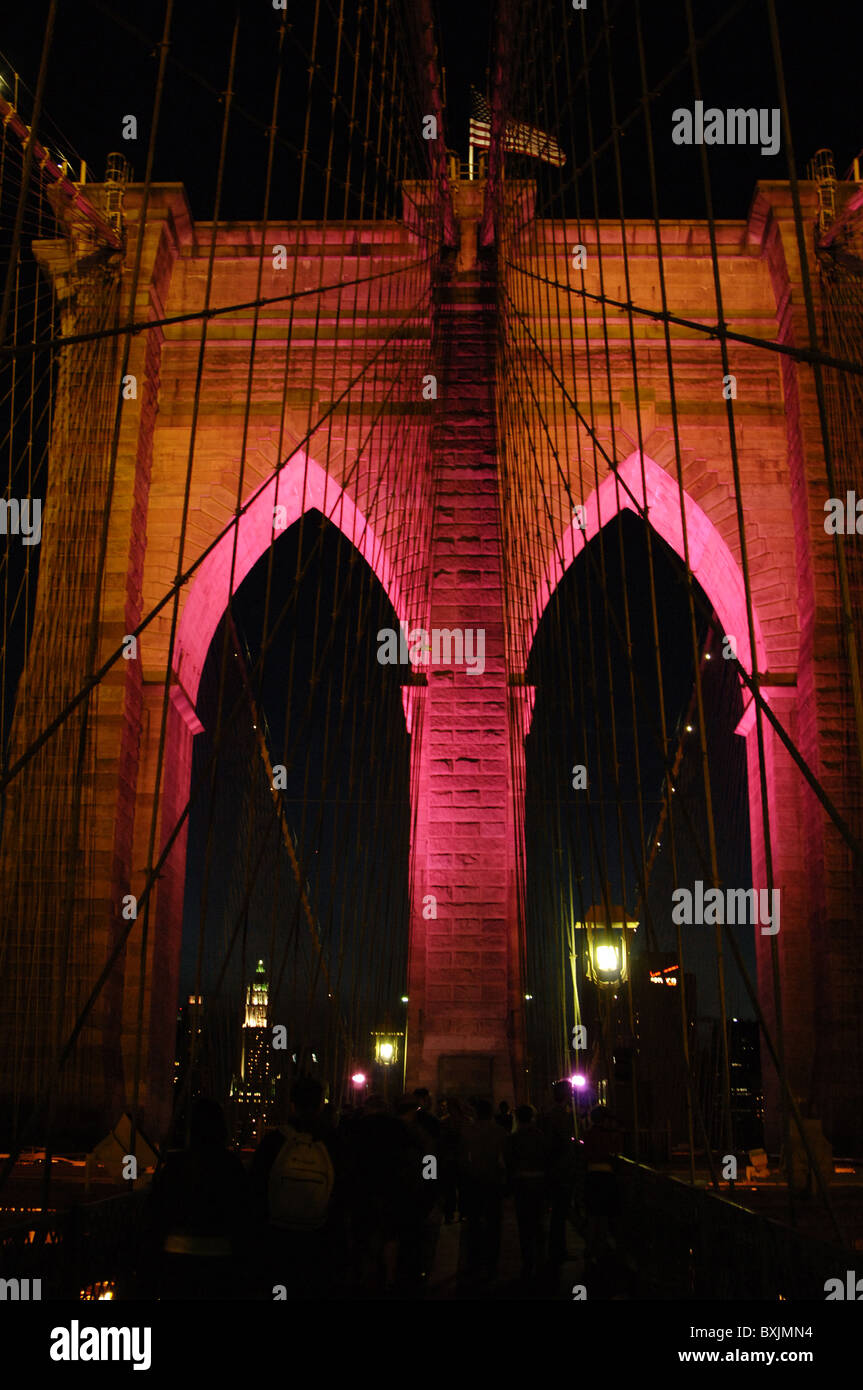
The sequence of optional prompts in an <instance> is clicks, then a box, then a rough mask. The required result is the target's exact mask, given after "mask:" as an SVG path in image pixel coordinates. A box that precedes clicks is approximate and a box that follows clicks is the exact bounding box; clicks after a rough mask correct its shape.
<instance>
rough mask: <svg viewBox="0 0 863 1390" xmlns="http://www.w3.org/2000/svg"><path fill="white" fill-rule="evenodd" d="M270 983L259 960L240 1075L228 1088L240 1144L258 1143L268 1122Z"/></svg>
mask: <svg viewBox="0 0 863 1390" xmlns="http://www.w3.org/2000/svg"><path fill="white" fill-rule="evenodd" d="M268 995H269V983H268V980H267V971H266V967H265V965H264V962H263V961H262V960H259V961H258V963H257V966H256V967H255V974H254V977H253V979H252V980H251V982H250V983H249V984H248V985H247V986H246V1003H245V1015H244V1018H243V1027H242V1035H241V1044H240V1074H239V1076H236V1077H235V1078H234V1081H233V1084H232V1086H231V1099H232V1100H233V1102H234V1104H235V1106H236V1112H235V1113H236V1119H237V1129H238V1135H239V1138H240V1142H241V1143H242V1142H249V1141H255V1142H256V1141H257V1140H258V1139H259V1138H260V1137H261V1134H262V1133H263V1130H264V1126H265V1124H266V1122H267V1110H268V1107H269V1106H270V1105H271V1104H272V1101H273V1099H274V1092H275V1084H276V1078H275V1076H274V1075H273V1074H272V1067H271V1057H270V1037H269V1031H268V1028H267V1008H268Z"/></svg>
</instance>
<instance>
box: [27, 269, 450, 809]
mask: <svg viewBox="0 0 863 1390" xmlns="http://www.w3.org/2000/svg"><path fill="white" fill-rule="evenodd" d="M424 298H425V295H424V294H423V295H421V296H420V297H419V298H418V299H417V300H416V301H415V302H414V303H413V304H412V305H411V306H410V308H409V310H408V311H407V313H406V314H404V315H403V316H402V317H401V318H400V319H399V322H398V324H397V326H396V327H395V328H394V329H393V331H392V332H391V333H389V334H388V335H387V337H386V338H385V339H384V341H383V342H382V343H381V345H380V347H379V348H378V349H377V351H376V352H374V353H373V354H372V356H371V357H370V358H369V359H368V361H367V362H366V363H365V364H364V365H363V366H362V367H361V368H360V370H359V371H358V372H357V373H356V375H355V376H354V377H353V378H352V379H351V380H350V381H349V382H348V384H347V386H346V387H345V388H344V390H343V391H342V392H341V393H340V394H339V395H338V396H337V397H336V399H335V400H334V401H331V402H330V404H329V406H328V407H327V409H326V410H325V411H324V412H323V414H322V415H320V416H319V417H318V419H317V420H316V422H315V424H314V425H313V426H312V428H311V429H309V430H307V431H306V433H305V434H304V435H303V437H302V439H301V440H300V441H299V443H298V444H297V445H296V446H295V447H294V448H293V449H292V450H291V452H290V453H289V454H287V455H286V456H285V458H284V459H283V460H282V462H281V463H280V464H279V466H278V467H277V468H275V469H274V470H273V472H272V473H271V474H270V475H269V477H268V478H266V479H265V480H264V482H263V483H262V484H261V486H260V487H259V488H256V489H255V491H254V492H253V493H252V494H251V496H250V497H249V498H248V500H247V501H246V502H244V503H243V505H242V507H240V508H239V510H238V511H237V512H236V513H235V515H234V516H232V517H231V520H230V521H229V522H227V523H226V525H225V526H224V527H223V528H222V530H221V531H220V532H219V533H218V535H217V536H214V538H213V539H212V541H210V543H209V545H207V546H206V547H205V548H204V549H203V550H202V551H201V553H200V555H199V556H198V558H197V559H196V560H193V562H192V563H191V564H190V565H189V567H188V569H186V570H184V572H183V573H182V574H181V575H180V576H179V577H178V578H177V579H176V580H174V582H173V584H171V586H170V587H169V588H168V589H167V590H166V591H165V593H164V594H163V595H162V597H161V598H160V599H159V601H158V603H156V604H155V605H154V606H153V607H152V608H151V609H150V612H149V613H148V614H147V616H146V617H145V618H142V619H141V621H140V623H139V624H138V626H137V627H136V628H135V629H134V631H133V632H132V633H129V634H127V636H134V637H138V636H139V635H140V634H141V633H142V632H143V631H144V630H145V628H147V627H149V626H150V623H152V621H153V619H154V618H156V617H157V616H158V615H159V613H161V611H162V609H163V608H164V607H165V606H166V605H167V604H168V603H170V601H171V599H172V598H173V597H174V594H175V592H177V591H178V590H179V589H182V587H183V585H184V584H186V583H188V581H189V580H190V579H191V578H192V575H193V574H195V573H196V572H197V570H198V569H199V568H200V567H201V565H202V564H203V563H204V561H205V560H206V558H207V556H208V555H210V554H211V552H212V551H213V550H215V548H216V546H217V545H219V544H220V543H221V542H222V541H223V540H224V539H225V537H226V536H228V535H229V534H230V532H231V530H232V528H233V527H235V526H236V525H237V523H238V522H239V520H240V518H241V517H242V516H244V515H245V513H246V512H247V511H248V509H249V508H250V507H251V506H252V505H253V504H254V503H255V501H256V500H257V498H258V497H259V496H260V495H261V493H262V492H264V491H265V490H266V489H267V488H268V487H269V486H270V485H271V483H272V480H273V478H277V477H279V475H280V474H281V472H282V470H283V469H284V468H286V467H287V465H288V464H289V463H290V461H291V459H292V458H294V456H295V455H296V454H298V453H300V451H301V450H302V449H303V448H305V446H306V445H307V444H308V443H309V442H310V440H311V439H312V438H313V436H314V435H315V434H316V433H317V431H318V430H319V429H320V428H321V426H322V425H323V424H324V423H325V422H326V421H327V420H328V419H329V417H330V416H331V415H332V414H333V413H334V412H335V411H336V410H337V409H338V408H339V406H340V405H341V403H342V401H343V400H344V399H345V398H346V396H348V395H349V394H350V392H351V391H353V390H354V388H355V386H356V385H357V382H358V381H360V380H361V379H362V377H363V376H364V375H365V374H366V372H368V370H369V368H370V367H371V366H372V364H373V362H375V361H376V359H377V358H378V357H380V355H381V353H382V352H384V350H385V349H386V348H387V347H388V346H389V344H390V343H391V342H392V341H393V340H394V339H395V338H396V337H397V336H398V333H399V332H400V330H401V328H402V326H403V325H404V324H405V323H406V322H407V321H408V320H409V319H410V317H411V315H412V314H413V313H414V311H415V310H416V308H417V307H418V305H419V304H420V303H422V302H423V300H424ZM124 645H125V644H124V643H121V645H120V646H119V647H118V648H117V649H116V651H115V652H113V653H112V655H111V656H109V657H108V659H107V660H106V661H104V662H103V663H102V665H101V666H100V667H99V669H98V671H96V672H94V674H93V675H92V676H91V677H90V679H89V680H87V681H86V682H85V684H84V685H83V686H82V687H81V689H80V690H79V691H78V693H77V694H76V695H73V697H72V699H71V700H69V701H68V702H67V704H66V705H65V706H64V708H63V709H62V710H61V711H60V713H59V714H58V715H56V716H55V718H54V719H52V720H51V723H50V724H49V725H48V726H47V727H46V728H45V729H43V731H42V733H41V734H39V735H38V736H37V737H36V738H35V739H34V740H33V742H32V743H31V744H30V745H29V746H28V747H27V748H26V749H25V750H24V752H23V753H22V754H21V756H20V757H19V758H17V759H16V761H15V762H14V763H13V764H12V766H11V767H10V768H8V770H7V771H6V772H5V773H4V774H3V776H2V778H0V792H2V791H4V790H5V789H6V787H8V785H9V783H10V782H12V781H13V780H14V778H15V777H17V776H18V773H19V772H21V770H22V769H23V768H24V767H26V766H27V764H28V763H29V762H30V761H31V759H32V758H33V757H34V756H35V755H36V753H38V751H39V749H40V748H42V747H44V745H45V744H46V743H47V742H48V740H49V739H50V738H51V736H52V735H53V734H54V733H56V731H57V730H58V729H59V728H60V726H61V725H62V724H64V723H65V721H66V720H67V719H68V718H69V716H70V715H71V714H72V713H73V712H74V711H75V710H76V709H77V708H78V706H79V705H80V704H81V702H82V700H85V699H86V698H87V696H88V695H89V693H90V691H91V690H92V689H93V688H94V687H95V686H97V685H98V684H99V682H100V681H101V680H102V679H103V678H104V677H105V676H106V675H107V674H108V672H109V671H110V670H111V668H112V666H114V665H115V664H116V662H117V661H119V660H120V658H121V657H122V655H123V651H124Z"/></svg>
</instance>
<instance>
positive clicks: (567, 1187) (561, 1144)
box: [542, 1081, 578, 1264]
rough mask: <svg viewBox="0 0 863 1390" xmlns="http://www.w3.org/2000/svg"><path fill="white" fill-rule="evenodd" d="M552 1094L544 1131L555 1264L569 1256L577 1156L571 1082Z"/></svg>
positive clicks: (554, 1088)
mask: <svg viewBox="0 0 863 1390" xmlns="http://www.w3.org/2000/svg"><path fill="white" fill-rule="evenodd" d="M551 1094H552V1105H551V1107H550V1109H549V1110H548V1111H547V1113H546V1114H545V1115H544V1116H543V1120H542V1130H543V1133H544V1134H545V1136H546V1138H547V1140H548V1147H549V1153H548V1176H549V1188H550V1197H551V1215H550V1218H549V1229H548V1254H549V1259H550V1260H551V1261H552V1263H553V1264H560V1263H562V1261H563V1260H565V1259H566V1257H567V1250H566V1219H567V1216H568V1215H569V1209H570V1205H571V1203H572V1190H573V1185H574V1183H575V1176H576V1167H577V1162H578V1155H577V1153H576V1143H575V1122H574V1119H573V1114H572V1087H571V1086H570V1085H569V1082H568V1081H556V1082H555V1084H554V1085H553V1086H552V1088H551Z"/></svg>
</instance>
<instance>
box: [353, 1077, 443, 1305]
mask: <svg viewBox="0 0 863 1390" xmlns="http://www.w3.org/2000/svg"><path fill="white" fill-rule="evenodd" d="M399 1109H400V1110H402V1112H403V1114H402V1117H401V1118H400V1117H399V1116H397V1115H391V1114H389V1113H388V1111H387V1108H386V1104H385V1102H384V1101H383V1100H382V1098H381V1097H380V1096H378V1095H374V1094H372V1095H370V1096H368V1097H367V1098H366V1102H365V1104H364V1106H363V1112H362V1114H361V1115H359V1116H358V1117H357V1118H356V1119H355V1120H354V1121H353V1122H352V1124H351V1128H350V1136H349V1144H348V1150H349V1152H348V1197H347V1201H348V1206H349V1210H350V1228H351V1235H352V1246H353V1256H354V1266H355V1268H354V1273H355V1278H356V1280H357V1283H358V1287H359V1291H360V1293H361V1294H368V1293H391V1292H395V1290H396V1289H397V1287H398V1285H399V1283H400V1281H401V1280H402V1278H403V1276H404V1259H403V1261H402V1264H401V1265H400V1264H399V1254H400V1247H401V1244H402V1238H403V1236H404V1233H405V1224H406V1222H407V1223H408V1224H410V1222H411V1220H412V1217H411V1216H410V1215H409V1205H410V1203H411V1202H413V1203H414V1204H415V1206H416V1204H417V1203H418V1201H419V1183H420V1182H421V1181H422V1162H421V1161H422V1148H423V1145H424V1142H425V1141H424V1139H423V1138H421V1137H420V1136H421V1131H420V1130H419V1129H418V1127H417V1126H416V1125H415V1123H414V1116H415V1114H416V1101H415V1100H413V1099H412V1098H411V1100H410V1102H409V1105H408V1104H407V1103H406V1105H405V1107H403V1106H402V1105H401V1104H400V1105H399ZM405 1116H406V1118H405ZM408 1243H410V1234H409V1235H408ZM409 1261H410V1257H408V1263H409Z"/></svg>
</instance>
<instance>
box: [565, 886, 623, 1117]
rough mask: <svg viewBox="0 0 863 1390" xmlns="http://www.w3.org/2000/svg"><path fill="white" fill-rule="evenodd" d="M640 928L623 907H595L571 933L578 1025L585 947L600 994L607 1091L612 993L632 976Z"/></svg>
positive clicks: (590, 975)
mask: <svg viewBox="0 0 863 1390" xmlns="http://www.w3.org/2000/svg"><path fill="white" fill-rule="evenodd" d="M637 927H638V922H637V921H636V919H635V918H634V917H630V916H629V914H628V913H627V912H626V910H625V908H623V907H621V906H620V905H619V904H616V903H609V904H608V906H607V907H604V906H602V905H599V904H594V905H593V906H592V907H590V908H589V909H588V910H587V912H585V914H584V919H583V921H580V922H575V923H573V930H572V932H571V933H570V968H571V971H572V988H573V994H574V997H575V1015H576V1017H575V1021H576V1024H577V1025H578V1024H580V1023H581V1011H580V1006H579V998H578V974H577V969H576V962H577V960H578V957H579V955H580V954H581V947H582V945H583V946H584V947H585V948H586V949H585V950H584V955H583V961H584V972H585V974H586V976H587V978H588V979H589V980H590V981H591V982H592V983H593V984H594V985H596V986H597V989H598V991H599V997H598V1000H597V1003H598V1006H599V1015H600V1020H601V1023H602V1024H603V1025H604V1026H603V1027H602V1028H601V1036H602V1051H603V1059H604V1063H605V1085H606V1090H608V1089H609V1088H610V1087H611V1086H612V1085H613V1081H612V1068H611V1066H610V1065H609V1059H608V1056H607V1051H608V1049H607V1041H606V1035H607V1033H608V1015H609V1014H610V1012H611V1004H612V1002H613V1001H612V1000H611V999H610V998H609V992H610V991H611V990H616V989H618V988H619V987H620V986H621V985H622V984H624V983H625V982H626V980H627V978H628V976H629V942H628V934H629V932H634V931H635V930H636V928H637ZM577 932H584V933H585V935H584V937H581V938H579V937H577V935H576V933H577ZM577 945H578V949H577Z"/></svg>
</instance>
